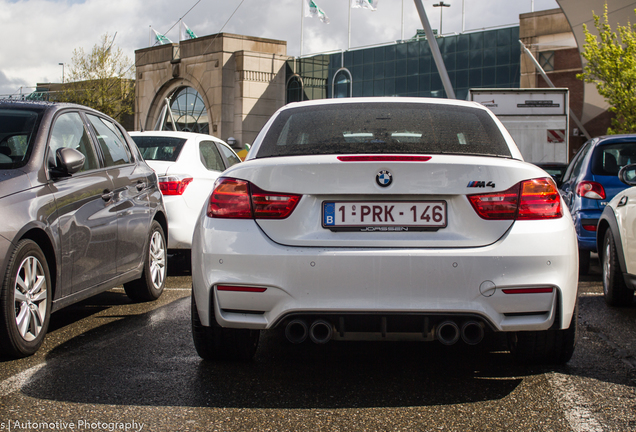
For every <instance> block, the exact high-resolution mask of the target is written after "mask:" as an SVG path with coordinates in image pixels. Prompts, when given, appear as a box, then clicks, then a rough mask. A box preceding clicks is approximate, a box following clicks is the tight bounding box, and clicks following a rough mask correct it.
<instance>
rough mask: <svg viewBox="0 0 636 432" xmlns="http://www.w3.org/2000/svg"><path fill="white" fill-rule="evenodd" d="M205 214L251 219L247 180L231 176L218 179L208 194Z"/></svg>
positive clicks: (217, 216) (216, 216)
mask: <svg viewBox="0 0 636 432" xmlns="http://www.w3.org/2000/svg"><path fill="white" fill-rule="evenodd" d="M207 214H208V216H210V217H215V218H233V219H251V218H252V206H251V205H250V184H249V182H246V181H245V180H237V179H232V178H220V179H218V180H217V181H216V183H215V184H214V190H213V191H212V195H210V200H209V202H208V211H207Z"/></svg>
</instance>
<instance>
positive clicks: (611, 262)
mask: <svg viewBox="0 0 636 432" xmlns="http://www.w3.org/2000/svg"><path fill="white" fill-rule="evenodd" d="M602 255H603V257H602V266H603V297H604V298H605V303H607V304H608V305H610V306H629V305H631V304H632V300H633V299H634V291H633V290H631V289H629V288H628V287H627V285H626V284H625V279H623V274H622V272H621V269H620V264H619V263H618V257H617V254H616V243H615V242H614V235H613V234H612V231H611V230H609V229H608V230H607V231H606V232H605V237H604V238H603V252H602Z"/></svg>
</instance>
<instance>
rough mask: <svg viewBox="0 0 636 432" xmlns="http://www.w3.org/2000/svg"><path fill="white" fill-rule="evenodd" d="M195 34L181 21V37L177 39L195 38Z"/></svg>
mask: <svg viewBox="0 0 636 432" xmlns="http://www.w3.org/2000/svg"><path fill="white" fill-rule="evenodd" d="M196 38H197V35H195V34H194V32H193V31H192V30H190V27H188V26H187V25H186V23H184V22H183V21H181V38H180V39H179V40H187V39H196Z"/></svg>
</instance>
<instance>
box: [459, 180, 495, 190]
mask: <svg viewBox="0 0 636 432" xmlns="http://www.w3.org/2000/svg"><path fill="white" fill-rule="evenodd" d="M466 187H469V188H486V187H490V188H493V189H494V188H495V183H494V182H491V181H489V182H486V181H478V180H475V181H471V182H468V186H466Z"/></svg>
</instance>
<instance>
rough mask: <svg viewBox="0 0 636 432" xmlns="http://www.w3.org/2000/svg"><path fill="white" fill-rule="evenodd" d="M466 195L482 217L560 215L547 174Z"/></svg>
mask: <svg viewBox="0 0 636 432" xmlns="http://www.w3.org/2000/svg"><path fill="white" fill-rule="evenodd" d="M468 199H469V201H470V203H471V204H472V206H473V208H474V209H475V211H476V212H477V214H478V215H479V216H480V217H481V218H483V219H491V220H537V219H556V218H560V217H561V216H563V210H562V209H561V198H560V196H559V192H558V191H557V188H556V185H555V184H554V181H552V180H551V179H549V178H540V179H533V180H526V181H522V182H520V183H517V184H516V185H514V186H513V187H511V188H510V189H508V190H505V191H502V192H495V193H489V194H479V195H469V196H468Z"/></svg>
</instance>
